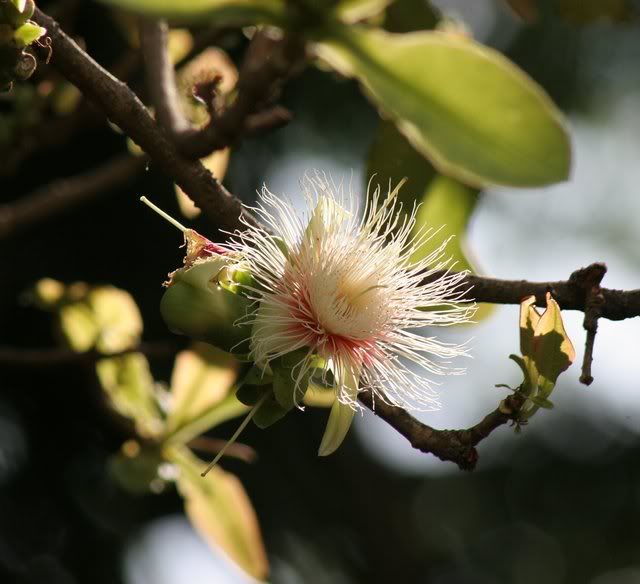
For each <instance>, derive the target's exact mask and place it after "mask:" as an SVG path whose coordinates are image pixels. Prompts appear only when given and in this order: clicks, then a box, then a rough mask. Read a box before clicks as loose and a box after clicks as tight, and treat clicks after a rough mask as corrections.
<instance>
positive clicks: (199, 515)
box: [167, 448, 269, 580]
mask: <svg viewBox="0 0 640 584" xmlns="http://www.w3.org/2000/svg"><path fill="white" fill-rule="evenodd" d="M167 455H168V456H169V458H170V459H171V460H173V461H174V462H175V463H176V464H177V465H178V466H179V469H180V475H179V478H178V489H179V490H180V493H181V494H182V496H183V497H184V502H185V511H186V513H187V516H188V517H189V519H190V521H191V523H192V524H193V525H194V527H195V528H196V529H197V530H198V531H199V532H200V534H201V535H202V537H203V538H204V539H205V540H206V541H207V543H208V544H209V545H210V546H211V547H213V548H216V549H218V550H222V551H223V552H224V553H225V554H226V555H227V556H228V557H229V558H230V559H231V560H232V561H233V562H235V563H236V564H237V565H238V566H239V567H240V568H242V569H243V570H244V571H245V572H247V573H248V574H250V575H251V576H253V577H254V578H257V579H258V580H265V579H266V577H267V574H268V572H269V565H268V562H267V556H266V553H265V549H264V544H263V542H262V536H261V534H260V527H259V525H258V520H257V517H256V513H255V511H254V509H253V506H252V505H251V501H250V500H249V497H248V496H247V493H246V492H245V490H244V488H243V486H242V484H241V483H240V481H239V480H238V479H237V478H236V477H235V476H234V475H232V474H230V473H228V472H225V471H224V470H223V469H222V468H220V467H219V466H215V467H214V468H212V469H211V470H210V471H209V472H208V473H207V475H206V477H201V476H200V472H201V470H202V468H203V467H204V463H203V462H202V461H200V460H199V459H197V458H196V457H194V456H193V455H192V454H191V453H190V452H189V451H187V450H186V449H180V450H176V449H173V448H172V449H170V450H169V451H168V452H167Z"/></svg>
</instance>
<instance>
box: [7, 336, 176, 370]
mask: <svg viewBox="0 0 640 584" xmlns="http://www.w3.org/2000/svg"><path fill="white" fill-rule="evenodd" d="M184 346H185V342H183V341H172V342H170V343H168V342H149V343H140V344H139V345H136V346H135V347H132V348H131V349H125V350H124V351H119V352H117V353H101V352H99V351H96V350H90V351H85V352H83V353H78V352H77V351H72V350H71V349H66V348H55V349H51V348H46V349H24V348H21V347H7V346H0V365H2V366H3V367H35V368H48V367H60V366H65V365H69V364H79V363H87V364H93V363H95V362H96V361H99V360H100V359H111V358H113V357H121V356H123V355H129V354H131V353H142V354H143V355H146V356H147V357H168V356H173V355H175V354H176V353H177V352H178V351H179V350H180V349H182V348H183V347H184Z"/></svg>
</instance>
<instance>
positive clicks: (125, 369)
mask: <svg viewBox="0 0 640 584" xmlns="http://www.w3.org/2000/svg"><path fill="white" fill-rule="evenodd" d="M96 373H97V374H98V379H99V380H100V384H101V385H102V389H104V391H105V393H106V394H107V396H108V397H109V400H110V402H111V405H112V407H113V409H115V410H116V411H117V412H118V413H119V414H121V415H122V416H125V417H126V418H130V419H132V420H133V421H134V422H135V425H136V431H137V433H138V434H139V435H140V436H143V437H146V438H153V437H157V436H159V435H160V434H161V433H162V432H163V429H164V422H163V419H162V414H161V413H160V410H159V409H158V405H157V402H156V399H155V387H154V386H155V381H154V379H153V377H152V376H151V371H150V370H149V362H148V361H147V359H146V357H145V356H144V355H142V354H140V353H129V354H126V355H121V356H119V357H109V358H108V359H100V361H98V362H97V363H96Z"/></svg>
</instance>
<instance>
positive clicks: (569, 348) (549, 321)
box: [533, 292, 576, 397]
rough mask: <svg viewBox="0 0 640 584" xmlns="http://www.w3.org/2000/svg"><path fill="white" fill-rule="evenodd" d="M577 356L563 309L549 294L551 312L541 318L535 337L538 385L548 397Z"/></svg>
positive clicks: (534, 354) (534, 351) (548, 307)
mask: <svg viewBox="0 0 640 584" xmlns="http://www.w3.org/2000/svg"><path fill="white" fill-rule="evenodd" d="M575 357H576V352H575V349H574V348H573V344H572V343H571V339H569V337H568V336H567V332H566V331H565V329H564V323H563V322H562V315H561V313H560V306H558V303H557V302H556V301H555V300H554V299H553V298H552V297H551V294H550V293H549V292H547V309H546V310H545V311H544V313H543V314H542V316H541V317H540V320H539V322H538V324H537V326H536V327H535V332H534V336H533V360H534V361H535V364H536V368H537V370H538V374H539V380H538V385H539V386H540V388H541V389H542V392H543V395H545V397H546V395H548V392H549V391H550V390H551V389H553V386H554V385H555V382H556V380H557V379H558V375H560V373H562V372H563V371H566V369H567V368H568V367H569V366H570V365H571V363H573V361H574V359H575Z"/></svg>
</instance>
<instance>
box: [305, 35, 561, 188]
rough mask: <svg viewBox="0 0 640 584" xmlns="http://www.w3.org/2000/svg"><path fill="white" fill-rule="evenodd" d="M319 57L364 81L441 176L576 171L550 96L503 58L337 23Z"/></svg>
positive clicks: (518, 177)
mask: <svg viewBox="0 0 640 584" xmlns="http://www.w3.org/2000/svg"><path fill="white" fill-rule="evenodd" d="M317 41H318V42H317V45H316V52H317V54H318V56H319V57H320V58H321V59H322V60H324V61H325V62H326V63H328V64H329V65H330V66H331V67H333V68H334V69H336V70H337V71H339V72H340V73H342V74H344V75H347V76H350V77H355V78H357V79H358V80H359V81H360V82H361V84H362V85H363V87H364V88H365V89H366V91H367V93H368V94H369V95H370V97H371V98H372V99H373V101H374V102H375V103H376V104H377V105H378V106H379V107H380V109H381V112H382V114H383V115H385V116H388V117H390V118H391V119H392V120H393V121H394V122H395V124H396V125H397V127H398V129H399V130H400V131H401V132H402V133H403V134H404V135H405V136H406V137H407V138H408V139H409V141H410V142H411V144H412V145H413V146H414V147H415V148H416V149H417V150H418V151H419V152H421V153H422V154H423V155H425V156H427V157H428V158H429V159H430V160H431V162H432V163H433V164H434V165H435V166H436V168H438V169H439V170H440V171H441V172H442V173H444V174H446V175H449V176H453V177H455V178H457V179H459V180H461V181H463V182H465V183H468V184H472V185H476V186H480V185H484V184H504V185H513V186H521V187H528V186H540V185H546V184H551V183H554V182H558V181H561V180H565V179H566V178H567V177H568V175H569V168H570V159H571V156H570V147H569V138H568V136H567V133H566V131H565V128H564V125H563V118H562V115H561V113H560V112H559V111H558V109H557V108H556V107H555V106H554V104H553V103H552V102H551V100H550V99H549V97H548V96H547V95H546V94H545V93H544V91H543V90H542V89H541V88H540V87H539V86H538V85H537V84H536V83H535V82H534V81H533V80H531V79H530V78H529V77H528V76H527V75H526V74H525V73H523V72H522V71H521V70H520V69H518V68H517V67H516V66H515V65H514V64H513V63H511V62H510V61H509V60H508V59H506V58H505V57H504V56H503V55H501V54H500V53H498V52H496V51H494V50H492V49H489V48H487V47H484V46H482V45H479V44H477V43H475V42H473V41H472V40H469V39H466V38H461V37H460V36H459V35H453V34H447V33H443V32H415V33H407V34H391V33H387V32H384V31H381V30H375V29H368V28H365V27H361V26H351V27H346V26H341V25H339V24H338V23H332V24H331V26H330V28H329V29H328V30H326V31H325V34H324V36H323V37H321V38H317Z"/></svg>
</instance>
